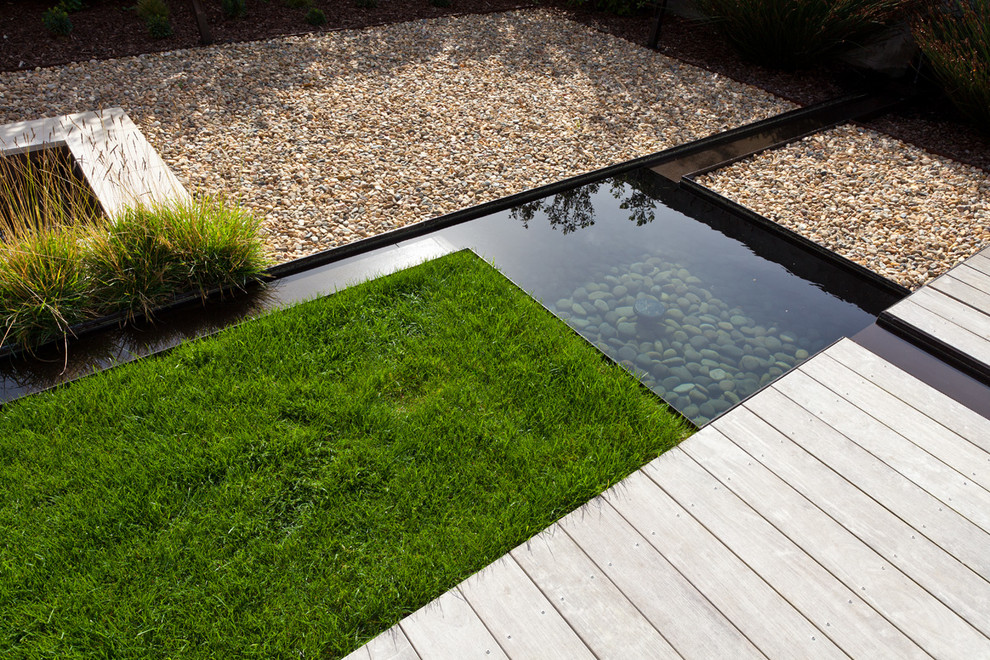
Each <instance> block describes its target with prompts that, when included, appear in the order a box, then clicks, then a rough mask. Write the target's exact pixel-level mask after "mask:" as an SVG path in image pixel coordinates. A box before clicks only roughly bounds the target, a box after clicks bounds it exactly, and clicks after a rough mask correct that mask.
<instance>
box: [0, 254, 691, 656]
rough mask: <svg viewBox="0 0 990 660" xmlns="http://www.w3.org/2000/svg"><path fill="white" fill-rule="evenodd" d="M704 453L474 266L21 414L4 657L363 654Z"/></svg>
mask: <svg viewBox="0 0 990 660" xmlns="http://www.w3.org/2000/svg"><path fill="white" fill-rule="evenodd" d="M688 432H689V431H688V427H687V425H686V424H684V423H683V422H682V421H680V419H679V418H677V417H675V416H673V415H672V414H671V413H670V412H669V411H668V410H667V409H666V407H665V406H664V405H663V404H662V403H660V402H659V401H658V400H657V399H656V398H655V397H654V396H653V395H652V394H650V393H649V392H648V391H647V390H646V389H645V388H642V387H640V386H639V385H638V384H637V383H636V381H635V380H634V379H633V378H632V377H631V376H630V375H629V374H627V373H625V372H624V371H622V370H621V369H619V368H616V367H613V366H610V365H608V364H607V363H606V362H605V361H604V360H603V359H602V358H601V357H600V356H599V355H598V354H597V353H596V352H595V351H594V350H593V349H592V348H591V347H590V346H588V345H586V344H585V343H584V342H583V341H582V340H581V339H579V338H578V337H577V336H575V335H574V334H572V333H571V332H569V331H568V330H567V329H566V327H565V326H564V325H563V324H562V323H561V322H559V321H558V320H556V319H554V318H553V317H552V316H550V315H549V314H548V313H547V312H545V311H544V310H543V309H542V308H541V307H539V306H538V305H537V304H536V303H535V302H533V301H532V300H530V299H529V298H528V297H527V296H526V295H525V294H524V293H522V292H521V291H519V290H518V289H516V288H515V287H514V286H512V285H511V284H510V283H509V282H507V281H506V280H505V279H504V278H503V277H502V276H501V275H500V274H499V273H497V272H496V271H495V270H494V269H493V268H491V267H490V266H489V265H487V264H485V263H484V262H483V261H481V260H480V259H478V258H477V257H476V256H474V255H472V254H470V253H457V254H454V255H450V256H448V257H445V258H443V259H440V260H438V261H435V262H431V263H428V264H424V265H422V266H419V267H417V268H413V269H410V270H408V271H404V272H402V273H399V274H396V275H393V276H391V277H388V278H384V279H381V280H376V281H374V282H370V283H367V284H363V285H361V286H357V287H353V288H350V289H347V290H345V291H343V292H341V293H338V294H336V295H333V296H329V297H327V298H323V299H320V300H315V301H312V302H309V303H306V304H303V305H300V306H298V307H295V308H292V309H290V310H286V311H281V312H277V313H274V314H272V315H270V316H267V317H265V318H263V319H259V320H256V321H251V322H249V323H246V324H244V325H242V326H240V327H237V328H232V329H229V330H227V331H225V332H223V333H221V334H220V335H219V336H217V337H215V338H211V339H206V340H201V341H196V342H192V343H189V344H185V345H183V346H181V347H179V348H177V349H176V350H175V351H173V352H171V353H169V354H168V355H165V356H163V357H160V358H153V359H146V360H141V361H139V362H135V363H132V364H128V365H125V366H123V367H120V368H117V369H114V370H112V371H110V372H107V373H104V374H100V375H96V376H91V377H89V378H86V379H84V380H82V381H79V382H77V383H75V384H73V385H71V386H69V387H66V388H62V389H60V390H58V391H54V392H50V393H47V394H43V395H36V396H33V397H29V398H27V399H23V400H21V401H19V402H16V403H14V404H11V405H8V406H7V407H5V408H3V409H2V410H0V656H3V657H48V656H58V657H73V656H75V657H87V658H90V657H105V656H126V657H132V656H139V657H155V658H161V657H170V656H172V657H175V656H182V657H206V656H216V657H240V656H247V655H253V656H262V657H293V658H299V657H306V658H314V657H328V656H329V657H333V656H338V655H342V654H345V653H347V652H349V651H350V650H352V649H354V648H356V647H357V646H358V645H360V644H361V643H363V642H365V641H367V640H368V639H370V638H371V637H373V636H374V635H375V634H377V633H379V632H381V631H382V630H384V629H386V628H387V627H389V626H390V625H392V624H394V623H395V622H396V621H398V620H399V619H400V618H402V617H403V616H404V615H406V614H408V613H410V612H412V611H413V610H415V609H417V608H418V607H420V606H421V605H423V604H425V603H426V602H428V601H429V600H431V599H432V598H435V597H436V596H438V595H440V594H441V593H443V592H444V591H445V590H447V589H449V588H450V587H452V586H453V585H455V584H456V583H458V582H459V581H460V580H462V579H464V578H465V577H467V576H468V575H470V574H471V573H473V572H475V571H477V570H479V569H480V568H482V567H483V566H485V565H486V564H488V563H490V562H491V561H493V560H494V559H496V558H497V557H499V556H500V555H502V554H504V553H505V552H506V551H508V550H509V549H511V548H512V547H514V546H515V545H517V544H519V543H521V542H522V541H524V540H525V539H527V538H528V537H530V536H532V535H533V534H535V533H536V532H538V531H539V530H541V529H543V528H544V527H546V526H547V525H549V524H550V523H552V522H553V521H554V520H556V519H557V518H559V517H560V516H562V515H563V514H565V513H567V512H568V511H571V510H573V509H574V508H575V507H577V506H578V505H580V504H581V503H583V502H585V501H587V500H588V499H590V498H591V497H593V496H594V495H595V494H597V493H599V492H601V491H602V490H604V489H605V488H607V487H608V486H609V485H611V484H613V483H615V482H616V481H617V480H619V479H620V478H622V477H623V476H625V475H626V474H628V473H629V472H631V471H632V470H634V469H636V468H637V467H638V466H640V465H642V464H643V463H645V462H647V461H648V460H650V459H651V458H653V457H654V456H656V455H658V454H659V453H661V452H663V451H664V450H666V449H668V448H669V447H671V446H673V445H674V444H675V443H676V442H677V441H678V440H680V439H681V438H682V437H684V436H685V435H686V434H687V433H688Z"/></svg>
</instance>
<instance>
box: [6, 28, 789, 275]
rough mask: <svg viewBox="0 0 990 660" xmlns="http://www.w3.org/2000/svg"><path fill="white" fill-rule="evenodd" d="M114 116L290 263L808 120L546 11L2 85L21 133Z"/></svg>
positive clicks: (153, 59)
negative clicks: (768, 125)
mask: <svg viewBox="0 0 990 660" xmlns="http://www.w3.org/2000/svg"><path fill="white" fill-rule="evenodd" d="M112 106H120V107H122V108H124V109H125V110H126V111H127V113H128V115H129V116H130V117H131V119H132V120H134V122H135V123H136V124H138V126H139V127H140V128H141V130H142V131H143V132H144V134H145V136H146V137H147V138H148V140H149V141H150V142H151V143H152V145H153V146H154V147H155V148H156V149H157V150H158V152H159V153H160V154H161V156H162V158H163V159H164V160H165V162H166V163H167V164H168V165H169V166H170V167H171V168H172V169H173V171H175V173H176V174H177V175H178V177H179V178H180V180H182V182H183V183H184V184H185V185H186V186H187V187H188V188H189V189H190V190H193V191H199V192H205V193H210V194H218V193H222V194H225V195H228V196H230V197H234V198H237V199H238V200H239V201H240V202H241V203H243V204H245V205H246V206H248V207H249V208H251V209H253V210H255V211H257V212H259V213H261V214H263V215H264V217H265V224H264V227H265V231H266V233H267V241H268V246H269V251H270V253H271V255H272V257H273V258H275V259H276V260H277V261H285V260H288V259H291V258H295V257H300V256H303V255H306V254H310V253H313V252H316V251H319V250H323V249H326V248H329V247H332V246H335V245H340V244H343V243H347V242H351V241H353V240H356V239H358V238H362V237H365V236H370V235H374V234H376V233H380V232H383V231H386V230H390V229H394V228H396V227H400V226H403V225H406V224H409V223H413V222H418V221H421V220H425V219H428V218H430V217H433V216H437V215H440V214H443V213H446V212H450V211H454V210H457V209H460V208H464V207H466V206H470V205H474V204H478V203H481V202H485V201H489V200H492V199H497V198H499V197H502V196H505V195H509V194H512V193H515V192H519V191H522V190H526V189H529V188H532V187H535V186H539V185H543V184H547V183H550V182H553V181H557V180H560V179H562V178H564V177H568V176H573V175H575V174H579V173H582V172H585V171H589V170H592V169H595V168H599V167H604V166H606V165H610V164H613V163H617V162H621V161H624V160H627V159H629V158H633V157H636V156H640V155H644V154H648V153H651V152H654V151H658V150H661V149H664V148H667V147H670V146H673V145H676V144H680V143H683V142H687V141H690V140H694V139H697V138H700V137H704V136H705V135H709V134H711V133H715V132H719V131H723V130H725V129H728V128H731V127H733V126H738V125H741V124H745V123H748V122H752V121H757V120H759V119H762V118H765V117H768V116H771V115H773V114H777V113H780V112H783V111H786V110H788V109H791V108H792V107H794V106H793V105H792V104H790V103H789V102H786V101H783V100H780V99H778V98H776V97H773V96H772V95H770V94H768V93H767V92H764V91H762V90H759V89H757V88H755V87H751V86H748V85H744V84H741V83H738V82H735V81H733V80H731V79H728V78H725V77H724V76H718V75H717V74H713V73H710V72H707V71H705V70H702V69H699V68H696V67H693V66H690V65H686V64H683V63H681V62H678V61H677V60H672V59H669V58H666V57H664V56H662V55H659V54H657V53H654V52H651V51H649V50H647V49H644V48H641V47H638V46H635V45H633V44H630V43H628V42H626V41H624V40H622V39H618V38H615V37H612V36H609V35H606V34H602V33H599V32H595V31H593V30H591V29H590V28H587V27H585V26H582V25H579V24H577V23H572V22H569V21H566V20H563V19H560V18H556V17H554V16H552V15H550V14H549V13H547V12H545V11H542V10H536V11H520V12H512V13H506V14H492V15H485V16H464V17H456V18H453V17H448V18H440V19H433V20H422V21H413V22H409V23H401V24H395V25H389V26H385V27H380V28H371V29H365V30H355V31H345V32H336V33H331V34H326V35H310V36H303V37H287V38H280V39H273V40H270V41H263V42H253V43H241V44H228V45H221V46H215V47H209V48H198V49H193V50H184V51H173V52H166V53H154V54H147V55H141V56H136V57H129V58H121V59H117V60H106V61H100V62H96V61H90V62H86V63H79V64H72V65H66V66H63V67H54V68H50V69H40V70H33V71H28V72H11V73H4V74H2V75H0V121H2V122H11V121H20V120H25V119H34V118H38V117H43V116H52V115H58V114H65V113H71V112H79V111H83V110H93V109H97V108H104V107H112Z"/></svg>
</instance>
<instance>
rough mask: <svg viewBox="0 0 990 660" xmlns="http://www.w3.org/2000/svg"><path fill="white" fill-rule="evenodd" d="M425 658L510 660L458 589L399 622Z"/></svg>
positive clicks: (407, 636) (417, 650)
mask: <svg viewBox="0 0 990 660" xmlns="http://www.w3.org/2000/svg"><path fill="white" fill-rule="evenodd" d="M399 627H400V629H401V630H402V632H403V633H404V634H405V636H406V638H407V639H408V640H409V642H410V643H411V644H412V646H413V648H414V649H416V652H417V653H419V655H420V656H422V657H424V658H481V659H484V660H488V659H489V658H507V657H508V656H507V655H505V653H504V652H503V651H502V649H501V648H500V647H499V645H498V642H496V641H495V638H494V637H492V635H491V633H490V632H488V629H487V628H486V627H485V624H484V623H482V621H481V619H480V618H479V617H478V615H477V614H475V612H474V610H473V609H471V606H470V605H468V603H467V601H466V600H465V599H464V596H463V595H462V594H461V592H460V589H459V588H458V587H454V588H453V589H451V590H450V591H448V592H447V593H445V594H444V595H442V596H440V597H439V598H437V599H436V600H434V601H432V602H430V603H428V604H426V605H425V606H423V607H421V608H420V609H418V610H416V611H415V612H413V613H412V614H410V615H409V616H407V617H406V618H405V619H403V620H402V621H400V622H399Z"/></svg>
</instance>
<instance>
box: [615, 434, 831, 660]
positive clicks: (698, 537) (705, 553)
mask: <svg viewBox="0 0 990 660" xmlns="http://www.w3.org/2000/svg"><path fill="white" fill-rule="evenodd" d="M684 460H690V459H689V458H688V457H687V456H686V455H685V454H684V453H683V452H681V451H678V450H677V449H676V448H675V449H672V450H670V451H668V452H667V453H665V454H663V455H662V456H660V457H659V458H658V459H656V460H655V461H653V462H652V463H651V464H650V465H651V466H653V467H654V468H655V469H656V470H658V471H659V473H660V474H663V473H664V471H665V470H666V469H667V468H668V467H669V466H671V465H672V464H674V463H675V462H677V461H684ZM621 486H622V488H621V489H618V488H613V489H612V490H609V491H608V492H607V494H606V495H607V496H606V502H607V503H608V504H609V505H611V506H613V507H614V508H615V510H616V511H618V512H619V513H620V514H621V515H622V517H623V518H625V519H626V520H627V521H628V522H629V523H630V524H631V525H632V526H633V527H634V528H635V529H636V530H637V531H638V532H639V533H640V534H641V535H643V536H644V537H645V538H646V539H647V541H648V542H649V543H650V544H651V545H653V547H655V548H656V549H657V550H659V551H660V553H661V554H663V556H664V557H666V558H667V560H668V561H669V562H670V563H671V564H673V565H674V566H675V567H676V568H677V570H678V571H680V572H681V574H683V575H684V576H685V577H686V578H687V579H688V580H690V581H691V583H692V584H693V585H694V586H695V587H696V588H697V589H698V590H699V591H700V592H701V593H703V594H704V595H705V596H706V597H707V598H708V600H710V601H711V602H712V603H713V604H714V605H715V606H716V607H717V608H718V609H719V610H720V611H721V612H722V613H723V614H724V615H725V616H726V617H727V618H728V619H729V620H730V621H732V623H733V624H734V625H735V626H736V627H737V628H738V629H739V630H740V631H742V633H743V634H744V635H746V637H748V638H749V640H750V641H751V642H753V643H754V644H755V645H756V647H757V648H759V649H760V651H762V652H763V653H764V654H766V655H767V656H769V657H772V658H773V657H777V658H791V657H796V656H804V657H809V656H814V657H821V658H825V657H846V656H845V654H844V653H842V651H841V650H840V649H839V648H838V647H837V646H836V645H835V644H834V643H833V642H832V641H831V640H830V639H829V638H828V637H827V636H825V635H824V634H823V633H822V631H821V630H819V629H818V628H817V627H815V626H814V625H813V624H812V623H811V622H810V621H808V619H807V618H805V616H804V615H803V614H801V613H800V612H798V611H797V610H796V609H795V608H794V607H793V606H792V605H791V604H790V603H789V602H787V600H785V599H784V598H783V597H782V596H781V595H780V594H779V593H777V592H776V591H774V590H773V589H772V588H771V587H770V586H769V585H768V584H767V583H766V582H765V581H764V580H763V579H762V578H760V577H759V576H758V575H757V574H756V573H755V572H754V571H753V570H752V569H751V568H750V567H748V566H747V565H746V564H745V563H743V561H742V560H740V559H739V557H737V556H736V555H735V554H733V552H732V551H730V550H729V548H727V547H726V546H725V545H724V544H723V543H722V542H721V541H719V540H718V539H717V538H716V537H715V536H713V535H712V534H711V532H709V531H708V530H706V529H705V528H704V527H703V526H702V525H701V524H700V523H699V522H698V521H697V520H696V519H695V518H694V517H693V516H692V515H691V514H690V513H688V510H689V509H694V508H697V507H707V506H709V502H707V501H706V500H705V499H699V500H698V501H697V502H686V503H684V506H682V505H681V504H679V503H678V502H677V501H675V500H674V499H672V498H671V497H670V496H669V495H668V494H667V493H665V492H664V491H663V490H661V488H660V487H659V486H657V485H656V483H654V482H653V481H652V480H651V479H650V478H649V477H647V476H646V475H645V474H644V473H643V471H640V472H636V473H634V474H632V475H631V476H629V477H627V478H626V479H625V480H624V481H623V482H622V483H621Z"/></svg>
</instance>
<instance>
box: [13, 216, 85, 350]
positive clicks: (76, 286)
mask: <svg viewBox="0 0 990 660" xmlns="http://www.w3.org/2000/svg"><path fill="white" fill-rule="evenodd" d="M83 232H84V230H83V229H75V230H73V229H65V230H61V231H59V230H53V229H51V228H47V229H41V230H39V231H32V232H24V233H21V234H19V235H17V236H15V237H12V240H10V241H8V242H4V243H0V319H2V321H3V328H2V332H3V335H2V336H3V341H2V342H0V344H6V343H8V342H10V343H14V344H19V345H21V346H25V347H30V346H35V345H39V344H42V343H44V342H47V341H50V340H53V339H59V338H62V339H63V340H64V339H65V338H67V335H68V333H69V332H70V328H71V326H72V325H74V324H76V323H80V322H82V321H85V320H87V319H88V318H91V317H92V313H91V307H90V305H91V302H92V301H91V300H90V297H89V295H88V294H89V291H88V284H87V277H86V273H85V264H84V260H83V259H82V248H81V247H80V244H81V241H80V238H81V233H83Z"/></svg>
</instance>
